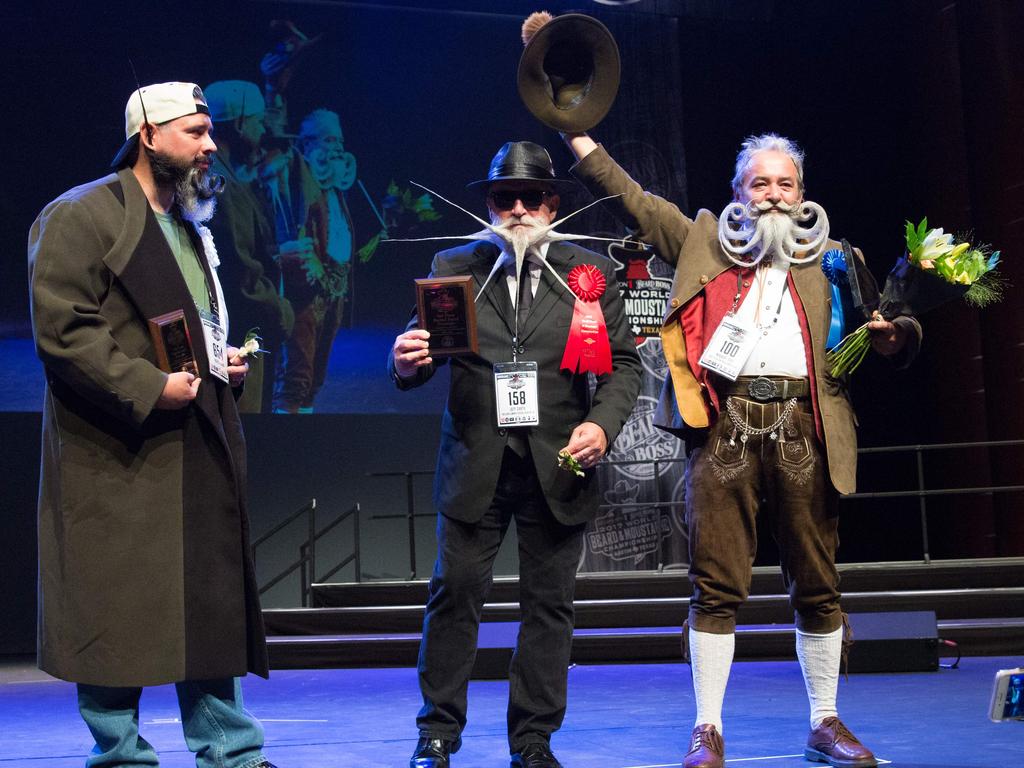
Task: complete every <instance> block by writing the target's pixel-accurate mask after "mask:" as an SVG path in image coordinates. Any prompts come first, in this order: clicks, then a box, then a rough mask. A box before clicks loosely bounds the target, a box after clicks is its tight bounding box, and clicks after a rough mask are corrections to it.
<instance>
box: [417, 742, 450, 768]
mask: <svg viewBox="0 0 1024 768" xmlns="http://www.w3.org/2000/svg"><path fill="white" fill-rule="evenodd" d="M451 753H452V743H451V742H450V741H445V740H444V739H428V738H427V737H426V736H423V737H421V738H420V740H419V741H418V742H416V751H415V752H413V753H412V757H411V758H409V768H448V756H449V755H450V754H451Z"/></svg>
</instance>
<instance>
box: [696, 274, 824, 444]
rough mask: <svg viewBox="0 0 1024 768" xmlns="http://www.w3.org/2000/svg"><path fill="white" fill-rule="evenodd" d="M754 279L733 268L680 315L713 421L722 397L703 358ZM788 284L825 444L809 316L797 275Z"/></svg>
mask: <svg viewBox="0 0 1024 768" xmlns="http://www.w3.org/2000/svg"><path fill="white" fill-rule="evenodd" d="M737 275H739V277H740V285H739V293H740V296H739V299H738V300H737V299H736V287H737V286H736V276H737ZM753 276H754V270H753V269H750V268H749V267H736V266H734V267H730V268H729V269H727V270H725V271H724V272H722V273H721V274H720V275H718V276H717V277H715V278H714V279H713V280H711V281H710V282H709V283H708V284H707V285H706V286H704V290H703V291H701V292H700V293H698V294H697V295H696V296H694V297H693V298H692V299H690V300H689V301H688V302H687V303H686V306H684V307H683V309H682V311H681V312H680V313H679V323H680V324H681V325H682V329H683V337H684V338H685V339H686V361H687V362H688V363H689V365H690V370H691V371H693V372H694V376H695V377H696V379H697V381H698V382H699V383H700V385H701V386H702V387H703V388H704V391H705V392H707V401H706V402H705V404H704V405H705V408H707V407H708V406H709V405H710V409H709V410H710V414H709V415H710V416H711V417H712V418H711V420H712V421H714V419H715V418H717V416H718V413H719V412H720V411H721V404H720V401H719V397H718V393H717V392H715V389H714V387H713V386H712V380H711V377H710V375H709V372H708V370H707V369H706V368H704V367H702V366H701V364H700V358H701V355H703V354H704V350H705V348H706V347H707V344H708V342H709V341H711V336H712V334H714V332H715V329H716V328H718V326H719V324H720V323H721V322H722V318H724V317H725V316H726V314H727V313H728V312H729V310H730V309H732V307H733V304H734V302H735V304H736V306H737V307H738V306H739V305H740V304H742V303H743V299H744V298H746V295H747V292H748V291H749V290H750V285H751V283H753V279H752V278H753ZM787 280H788V283H789V294H790V295H791V296H792V297H793V306H794V307H795V308H796V316H797V318H798V319H799V320H800V330H801V332H802V334H803V339H804V359H805V360H806V363H807V375H808V377H809V378H810V387H811V402H812V404H813V406H814V423H815V428H816V431H817V433H818V439H819V440H821V441H822V442H824V439H825V430H824V427H823V425H822V422H821V414H820V412H819V411H818V393H817V387H816V386H815V380H814V360H813V358H812V357H811V347H810V343H809V340H810V338H811V334H810V331H809V330H808V328H807V314H806V313H805V312H804V307H803V304H802V303H801V302H800V297H799V295H797V292H796V287H795V286H794V285H793V275H792V274H790V275H789V277H788V278H787Z"/></svg>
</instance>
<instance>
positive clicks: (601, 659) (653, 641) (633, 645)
mask: <svg viewBox="0 0 1024 768" xmlns="http://www.w3.org/2000/svg"><path fill="white" fill-rule="evenodd" d="M517 627H518V625H517V624H516V623H514V622H496V623H492V624H488V625H482V626H481V631H480V648H479V651H478V652H477V658H476V662H475V665H474V668H473V676H474V677H475V678H479V679H500V678H503V677H505V676H506V675H507V670H508V664H509V661H510V660H511V657H512V649H513V646H514V644H515V634H516V629H517ZM938 634H939V637H940V638H941V639H943V640H949V641H953V642H955V643H957V644H958V645H959V650H960V652H961V653H962V654H963V655H964V656H993V655H998V656H1019V655H1021V654H1022V653H1024V618H1020V617H1016V618H1003V619H973V620H950V621H939V622H938ZM267 642H268V646H269V648H270V662H271V666H272V667H273V668H275V669H310V668H313V669H332V668H357V667H412V666H415V665H416V656H417V653H418V651H419V642H420V635H419V633H418V632H416V633H371V634H348V635H307V636H301V637H297V636H292V637H269V638H268V639H267ZM940 654H941V655H942V656H943V657H944V659H943V660H944V661H946V662H949V661H951V660H952V659H951V658H950V657H954V656H955V655H956V654H955V651H953V650H952V649H950V648H946V647H943V648H940ZM793 658H795V653H794V650H793V626H792V624H774V625H745V626H739V627H737V630H736V659H737V660H739V661H768V660H780V659H793ZM681 660H682V650H681V645H680V628H679V627H678V626H670V627H623V628H617V629H577V630H576V631H575V632H574V633H573V644H572V661H573V663H575V664H627V663H662V662H673V661H681Z"/></svg>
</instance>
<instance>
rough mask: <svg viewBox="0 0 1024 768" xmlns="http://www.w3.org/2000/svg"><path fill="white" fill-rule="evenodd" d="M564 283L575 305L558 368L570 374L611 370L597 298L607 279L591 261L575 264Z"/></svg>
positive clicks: (608, 344)
mask: <svg viewBox="0 0 1024 768" xmlns="http://www.w3.org/2000/svg"><path fill="white" fill-rule="evenodd" d="M568 282H569V288H570V289H572V292H573V293H574V294H575V295H576V304H575V306H574V307H573V309H572V325H571V326H570V327H569V338H568V340H566V342H565V354H564V355H562V366H561V367H562V368H564V369H567V370H569V371H571V372H573V373H576V372H577V371H578V372H579V373H586V372H587V371H592V372H593V373H595V374H597V375H601V374H603V373H611V372H612V346H611V343H610V342H609V341H608V326H607V325H606V324H605V321H604V312H603V311H601V302H600V301H599V299H600V298H601V296H602V295H603V294H604V291H605V288H607V287H608V281H607V280H606V279H605V276H604V275H603V274H602V273H601V270H600V269H598V268H597V267H595V266H594V265H593V264H579V265H577V266H575V267H573V268H572V269H571V270H570V271H569V281H568Z"/></svg>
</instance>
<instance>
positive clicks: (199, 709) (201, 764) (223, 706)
mask: <svg viewBox="0 0 1024 768" xmlns="http://www.w3.org/2000/svg"><path fill="white" fill-rule="evenodd" d="M174 687H175V689H176V690H177V693H178V707H179V708H180V709H181V729H182V731H184V733H185V743H186V744H187V745H188V748H189V749H190V750H191V751H192V752H195V755H196V766H197V768H255V766H257V765H259V764H260V763H261V762H262V761H264V760H265V758H264V757H263V754H262V749H263V726H261V725H260V723H259V721H258V720H256V718H254V717H253V716H252V715H250V714H249V713H248V712H246V711H245V708H244V707H243V706H242V687H241V685H240V684H239V681H238V678H237V677H226V678H221V679H219V680H186V681H184V682H181V683H176V684H175V686H174ZM141 696H142V688H110V687H107V686H101V685H85V684H83V683H79V684H78V711H79V712H81V713H82V719H83V720H85V724H86V725H88V726H89V731H90V732H91V733H92V736H93V738H94V739H95V740H96V746H95V747H93V750H92V754H91V755H90V756H89V757H88V758H87V759H86V761H85V765H86V768H115V766H117V767H118V768H120V767H121V766H140V765H148V766H156V765H159V760H158V759H157V756H156V751H155V750H154V749H153V746H152V745H151V744H150V743H149V742H148V741H146V740H145V739H144V738H142V736H141V735H140V734H139V698H140V697H141Z"/></svg>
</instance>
